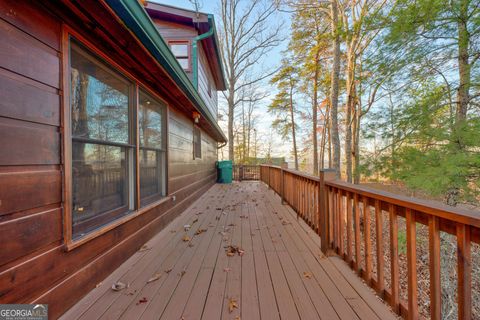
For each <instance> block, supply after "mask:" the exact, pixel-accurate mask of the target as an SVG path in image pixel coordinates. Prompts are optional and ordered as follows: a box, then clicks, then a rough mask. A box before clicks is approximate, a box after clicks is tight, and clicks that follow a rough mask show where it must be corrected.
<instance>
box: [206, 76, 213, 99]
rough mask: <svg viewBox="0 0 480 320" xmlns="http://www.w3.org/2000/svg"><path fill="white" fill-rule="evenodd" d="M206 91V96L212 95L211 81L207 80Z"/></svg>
mask: <svg viewBox="0 0 480 320" xmlns="http://www.w3.org/2000/svg"><path fill="white" fill-rule="evenodd" d="M207 91H208V96H209V97H210V98H211V97H212V82H211V81H210V80H208V82H207Z"/></svg>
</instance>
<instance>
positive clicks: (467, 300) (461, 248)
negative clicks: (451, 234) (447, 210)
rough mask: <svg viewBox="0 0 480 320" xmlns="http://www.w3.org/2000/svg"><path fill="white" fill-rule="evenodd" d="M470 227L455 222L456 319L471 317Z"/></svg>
mask: <svg viewBox="0 0 480 320" xmlns="http://www.w3.org/2000/svg"><path fill="white" fill-rule="evenodd" d="M470 246H471V245H470V227H469V226H467V225H465V224H463V223H457V264H458V270H457V271H458V282H457V284H458V295H457V297H458V319H462V320H463V319H471V318H472V253H471V248H470Z"/></svg>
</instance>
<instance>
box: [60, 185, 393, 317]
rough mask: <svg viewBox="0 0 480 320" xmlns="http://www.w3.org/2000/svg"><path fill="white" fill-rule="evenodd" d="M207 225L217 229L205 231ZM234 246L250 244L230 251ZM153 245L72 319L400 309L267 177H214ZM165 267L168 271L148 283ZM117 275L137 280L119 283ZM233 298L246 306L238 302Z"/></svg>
mask: <svg viewBox="0 0 480 320" xmlns="http://www.w3.org/2000/svg"><path fill="white" fill-rule="evenodd" d="M195 219H198V221H196V222H195V223H193V221H194V220H195ZM283 221H285V222H283ZM184 224H191V225H192V227H191V229H190V230H189V231H187V232H185V231H184V230H183V226H184ZM199 228H203V229H206V230H207V231H205V232H203V233H201V234H197V235H196V234H195V231H196V230H197V229H199ZM185 235H187V236H188V237H190V238H191V240H190V242H188V241H183V240H182V239H183V237H184V236H185ZM189 243H190V245H189ZM227 245H237V246H240V247H241V248H242V249H243V250H244V251H245V253H244V254H243V255H242V256H240V255H235V256H233V257H228V256H227V255H226V252H225V248H226V246H227ZM147 246H148V248H150V249H149V250H146V251H142V252H137V253H136V254H135V255H133V256H132V257H131V258H130V259H129V260H127V261H126V262H125V263H124V264H123V265H122V266H120V267H119V268H118V269H117V270H116V271H115V272H114V273H112V274H111V275H110V276H109V277H108V278H107V279H105V280H104V281H103V282H102V284H101V285H99V286H98V287H97V288H95V289H94V290H93V291H92V292H90V293H89V294H88V295H87V296H85V297H84V298H83V299H82V300H81V301H79V302H78V303H77V304H76V305H75V306H74V307H72V308H71V309H70V310H69V311H67V313H65V315H64V316H63V317H62V318H63V319H185V320H190V319H253V320H255V319H274V320H275V319H396V318H397V317H396V316H395V315H394V314H393V313H392V311H391V310H390V309H389V308H388V307H387V306H386V305H385V304H383V303H382V302H381V301H379V299H378V298H377V297H376V296H375V294H374V293H373V291H371V290H370V289H369V288H368V287H367V286H366V285H365V284H363V283H362V281H361V280H360V279H359V278H358V277H356V276H355V274H354V273H352V272H351V271H350V269H349V268H348V267H347V265H346V264H345V263H344V262H343V261H342V260H341V259H339V258H338V257H329V258H327V257H325V256H324V255H323V254H322V253H321V251H320V239H319V237H318V236H317V235H316V234H315V233H314V232H313V231H312V230H311V229H310V228H309V227H308V225H306V224H305V223H304V222H303V221H301V220H297V217H296V214H295V212H294V211H293V210H292V209H291V208H290V207H288V206H286V205H282V204H281V203H280V199H279V197H278V196H276V195H275V194H274V193H273V192H272V191H271V190H268V189H267V187H266V186H265V185H263V184H262V183H259V182H242V183H234V184H232V185H215V186H213V187H212V188H211V189H210V190H209V191H208V192H207V193H206V194H205V195H203V196H202V197H201V198H200V199H198V200H197V201H196V202H195V203H194V204H192V206H191V207H190V208H188V209H187V210H186V211H185V212H184V213H183V214H182V215H181V216H180V217H178V218H177V219H175V220H174V221H172V223H171V224H170V225H168V226H167V227H166V228H165V229H164V230H162V231H161V232H160V233H159V234H157V235H156V236H155V237H154V238H152V239H151V240H150V241H149V242H148V243H147ZM169 269H171V271H170V272H169V273H167V272H165V270H169ZM155 273H160V274H161V277H160V279H158V280H156V281H154V282H151V283H148V284H147V280H148V279H149V278H150V277H152V275H154V274H155ZM310 275H311V276H310ZM116 281H122V282H124V283H127V284H129V288H127V289H125V290H123V291H120V292H115V291H113V290H111V289H110V287H111V285H112V284H113V283H114V282H116ZM143 298H145V300H146V302H141V303H140V302H139V301H140V300H143ZM230 299H233V300H234V301H235V302H236V304H237V305H238V308H233V310H230V309H229V301H230Z"/></svg>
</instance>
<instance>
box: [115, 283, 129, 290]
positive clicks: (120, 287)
mask: <svg viewBox="0 0 480 320" xmlns="http://www.w3.org/2000/svg"><path fill="white" fill-rule="evenodd" d="M127 287H128V286H127V285H126V284H125V283H123V282H120V281H117V282H115V283H114V284H112V290H113V291H122V290H123V289H125V288H127Z"/></svg>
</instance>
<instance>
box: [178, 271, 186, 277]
mask: <svg viewBox="0 0 480 320" xmlns="http://www.w3.org/2000/svg"><path fill="white" fill-rule="evenodd" d="M185 273H187V271H185V270H182V272H180V273H179V274H178V275H179V276H180V277H183V275H184V274H185Z"/></svg>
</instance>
